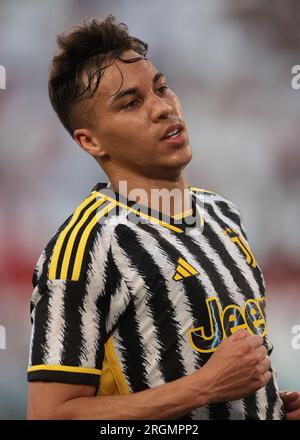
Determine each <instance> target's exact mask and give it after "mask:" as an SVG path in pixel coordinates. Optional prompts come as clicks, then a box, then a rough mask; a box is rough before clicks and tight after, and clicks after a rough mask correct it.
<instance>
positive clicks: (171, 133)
mask: <svg viewBox="0 0 300 440" xmlns="http://www.w3.org/2000/svg"><path fill="white" fill-rule="evenodd" d="M184 131H185V130H184V125H183V124H181V123H177V124H173V125H170V127H168V128H167V130H166V131H165V133H164V135H163V136H162V137H161V138H160V141H163V142H167V143H177V144H182V143H184V142H185V140H186V136H185V133H184Z"/></svg>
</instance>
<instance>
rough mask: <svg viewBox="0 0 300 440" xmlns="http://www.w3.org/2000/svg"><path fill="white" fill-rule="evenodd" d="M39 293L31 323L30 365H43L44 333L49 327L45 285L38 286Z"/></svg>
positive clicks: (47, 295)
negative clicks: (39, 296)
mask: <svg viewBox="0 0 300 440" xmlns="http://www.w3.org/2000/svg"><path fill="white" fill-rule="evenodd" d="M39 293H40V294H41V295H42V297H41V298H40V300H39V301H38V303H37V304H36V305H34V307H35V318H34V323H33V329H32V331H34V335H33V341H32V353H31V360H30V363H31V365H40V364H43V363H44V357H45V351H44V349H45V345H46V332H47V328H48V325H49V292H48V287H47V285H46V284H44V285H42V286H39Z"/></svg>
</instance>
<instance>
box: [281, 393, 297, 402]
mask: <svg viewBox="0 0 300 440" xmlns="http://www.w3.org/2000/svg"><path fill="white" fill-rule="evenodd" d="M279 394H280V397H281V399H282V400H284V402H293V401H294V400H297V399H298V398H300V394H299V393H298V392H297V391H281V392H280V393H279Z"/></svg>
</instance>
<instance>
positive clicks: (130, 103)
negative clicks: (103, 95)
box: [122, 99, 138, 110]
mask: <svg viewBox="0 0 300 440" xmlns="http://www.w3.org/2000/svg"><path fill="white" fill-rule="evenodd" d="M137 103H138V100H137V99H133V100H132V101H129V102H128V103H127V104H125V105H123V107H122V108H123V109H125V110H129V109H131V108H134V107H135V106H136V104H137Z"/></svg>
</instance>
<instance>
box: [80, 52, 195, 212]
mask: <svg viewBox="0 0 300 440" xmlns="http://www.w3.org/2000/svg"><path fill="white" fill-rule="evenodd" d="M137 55H138V54H137V53H136V52H134V51H126V52H124V54H123V56H122V58H124V59H130V58H134V57H136V56H137ZM120 71H121V72H122V75H123V84H122V77H121V74H120ZM157 73H158V70H157V68H156V67H154V66H153V64H152V63H151V62H150V61H148V60H140V61H137V62H135V63H131V64H126V63H123V62H122V61H119V60H116V61H115V63H114V64H112V66H111V67H109V68H107V69H106V70H105V74H104V76H103V78H102V80H101V83H100V86H99V89H98V91H97V93H96V95H95V98H93V99H94V101H95V118H96V121H95V124H94V125H95V128H94V129H88V128H78V129H76V130H75V132H74V138H75V140H76V142H77V143H78V144H79V145H80V147H81V148H83V149H84V150H85V151H86V152H87V153H88V154H90V155H92V156H93V157H94V158H95V159H96V160H97V161H98V162H99V164H100V165H101V167H102V168H103V170H104V171H105V173H106V174H107V175H108V177H109V180H110V182H111V184H112V187H113V189H115V190H118V187H119V181H120V180H126V181H127V182H128V191H131V190H132V189H134V188H142V189H144V190H145V191H146V192H147V194H150V190H151V188H158V189H159V188H167V189H170V190H172V189H175V188H177V189H179V190H180V191H181V192H182V194H183V193H184V188H187V181H186V178H185V176H184V174H183V170H184V168H185V167H186V165H187V164H188V163H189V162H190V160H191V158H192V151H191V148H190V145H189V139H188V133H187V130H186V128H185V130H184V135H185V137H186V139H185V142H184V143H183V144H182V145H177V144H168V143H166V142H163V141H161V140H160V138H161V137H162V136H163V135H164V132H165V130H166V129H167V128H168V127H169V126H170V125H172V124H174V123H176V122H182V123H183V124H184V116H183V111H182V107H181V104H180V101H179V99H178V97H177V96H176V94H175V93H174V92H173V91H172V90H171V89H170V88H169V87H168V85H167V81H166V78H165V77H164V76H161V77H160V78H158V79H157V81H156V82H155V83H153V79H154V78H155V75H156V74H157ZM121 84H122V87H121V91H124V90H128V89H130V88H136V89H137V91H136V93H134V94H131V95H126V96H124V97H123V98H122V99H120V100H115V99H114V96H113V95H114V94H116V92H118V91H120V86H121ZM125 195H126V194H125ZM184 196H185V195H184ZM183 200H184V206H179V211H180V212H182V211H184V210H185V209H189V207H190V206H189V201H187V200H186V197H183ZM157 203H158V201H157ZM152 207H153V208H154V209H157V208H158V210H160V209H159V208H160V206H159V205H155V201H154V206H153V205H152ZM171 209H172V208H171ZM176 213H178V212H175V211H174V210H173V211H172V212H171V215H173V214H176Z"/></svg>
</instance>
